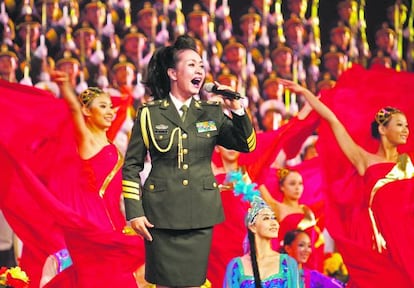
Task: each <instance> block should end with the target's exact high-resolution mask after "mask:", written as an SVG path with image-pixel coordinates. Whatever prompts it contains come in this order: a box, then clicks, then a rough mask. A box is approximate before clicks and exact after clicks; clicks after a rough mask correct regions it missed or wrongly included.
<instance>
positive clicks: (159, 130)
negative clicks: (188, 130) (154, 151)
mask: <svg viewBox="0 0 414 288" xmlns="http://www.w3.org/2000/svg"><path fill="white" fill-rule="evenodd" d="M154 133H155V134H168V125H165V124H159V125H155V130H154Z"/></svg>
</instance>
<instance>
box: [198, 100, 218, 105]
mask: <svg viewBox="0 0 414 288" xmlns="http://www.w3.org/2000/svg"><path fill="white" fill-rule="evenodd" d="M200 104H201V105H212V106H218V105H220V101H213V100H207V101H200Z"/></svg>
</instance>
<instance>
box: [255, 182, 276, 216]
mask: <svg viewBox="0 0 414 288" xmlns="http://www.w3.org/2000/svg"><path fill="white" fill-rule="evenodd" d="M259 191H260V196H261V197H262V198H263V200H264V201H265V202H266V203H267V205H269V206H270V208H272V211H273V212H274V213H275V216H276V218H277V219H278V220H279V221H280V202H279V201H277V200H276V199H275V198H273V196H272V195H271V194H270V192H269V190H267V188H266V186H265V185H263V184H262V185H260V186H259Z"/></svg>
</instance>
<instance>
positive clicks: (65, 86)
mask: <svg viewBox="0 0 414 288" xmlns="http://www.w3.org/2000/svg"><path fill="white" fill-rule="evenodd" d="M52 77H53V80H54V81H55V82H56V83H57V84H58V85H59V88H60V91H61V93H62V97H63V99H65V101H66V103H67V104H68V106H69V109H70V111H71V114H72V119H73V121H74V124H75V130H76V137H77V139H76V140H77V142H78V143H80V142H82V140H84V139H85V135H88V134H89V133H90V132H89V130H88V128H87V126H86V123H85V118H84V116H83V114H82V105H81V103H80V102H79V100H78V97H77V96H76V94H75V91H74V90H73V87H72V86H71V84H70V82H69V76H68V75H67V73H66V72H62V71H53V74H52Z"/></svg>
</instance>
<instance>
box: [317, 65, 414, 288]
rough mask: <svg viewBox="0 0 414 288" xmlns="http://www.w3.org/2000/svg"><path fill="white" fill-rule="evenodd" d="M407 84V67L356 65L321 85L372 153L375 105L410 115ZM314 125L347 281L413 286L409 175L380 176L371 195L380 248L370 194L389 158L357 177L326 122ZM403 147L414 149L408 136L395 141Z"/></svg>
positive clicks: (412, 104)
mask: <svg viewBox="0 0 414 288" xmlns="http://www.w3.org/2000/svg"><path fill="white" fill-rule="evenodd" d="M413 89H414V74H412V73H406V72H396V71H394V70H391V69H372V70H365V69H363V68H361V67H359V66H354V67H353V68H351V69H349V70H347V71H346V72H345V73H344V74H343V75H342V76H341V78H340V79H339V81H338V82H337V84H336V86H335V88H333V89H331V90H327V91H326V95H323V100H324V101H325V102H326V104H327V105H328V106H329V107H330V108H331V109H332V110H333V111H334V113H335V114H336V115H337V117H338V119H339V120H340V121H341V122H342V123H343V124H344V126H345V127H346V129H347V130H348V132H349V133H350V135H351V137H352V138H353V139H354V141H355V142H356V143H357V144H359V145H360V146H362V147H363V148H364V149H365V150H367V151H369V152H371V153H375V152H376V151H377V150H378V145H379V142H378V140H376V139H374V138H372V137H371V136H370V135H371V133H370V123H371V122H372V121H373V120H374V116H375V113H376V112H377V111H378V110H379V109H380V108H382V107H385V106H393V107H396V108H399V109H400V110H402V111H403V112H405V115H406V116H407V119H408V122H409V123H414V115H413V113H411V111H414V100H413V98H412V97H407V95H410V94H412V91H413ZM319 131H320V133H319V135H320V138H319V141H318V143H317V148H318V152H319V155H320V157H321V160H322V167H323V177H324V192H325V195H326V202H325V206H326V226H327V228H328V230H329V232H330V234H331V235H332V237H333V238H334V240H335V244H336V246H337V248H338V250H339V252H340V253H341V254H342V256H343V258H344V261H345V264H346V265H347V267H348V269H349V273H350V284H349V285H350V286H351V287H374V286H375V287H413V286H414V282H413V279H414V277H413V275H414V273H413V271H414V270H413V268H414V267H413V264H412V256H413V255H412V254H413V252H412V251H413V249H412V247H411V246H412V243H413V242H412V241H413V237H414V232H413V229H412V228H411V226H412V223H414V219H413V218H414V217H413V213H412V211H413V207H414V202H413V201H414V194H413V193H414V189H413V187H412V182H413V180H412V179H410V180H399V181H395V182H392V183H389V184H386V185H385V186H384V187H382V188H380V189H379V190H378V192H377V194H376V196H375V198H374V201H373V203H372V210H373V212H374V216H375V218H376V222H377V225H378V227H379V230H380V232H381V233H382V234H383V236H384V238H385V240H386V242H387V245H386V246H387V249H386V250H385V251H382V252H381V253H380V252H379V251H378V249H377V247H376V246H375V242H374V241H373V236H374V232H373V225H372V222H371V220H370V216H369V212H368V208H369V199H370V194H371V191H372V188H373V186H374V184H375V182H376V181H377V180H378V179H380V178H382V177H384V176H385V174H387V173H388V172H389V170H390V169H391V167H392V166H393V165H394V164H392V163H382V164H378V165H374V166H372V167H369V168H368V170H367V171H366V174H365V175H364V177H361V176H359V175H358V173H357V172H356V170H355V169H354V168H353V167H352V165H351V163H350V162H349V161H348V160H347V158H346V157H345V155H344V154H343V153H342V151H341V150H340V148H339V146H338V144H337V142H336V140H335V138H334V136H333V134H332V131H331V129H330V127H329V126H328V124H327V123H326V122H324V121H322V122H321V125H320V130H319ZM407 151H414V139H413V137H411V138H410V139H409V140H408V143H407V144H406V145H403V146H401V147H400V148H399V152H400V153H403V152H407ZM409 211H411V212H409ZM410 223H411V224H410Z"/></svg>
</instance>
